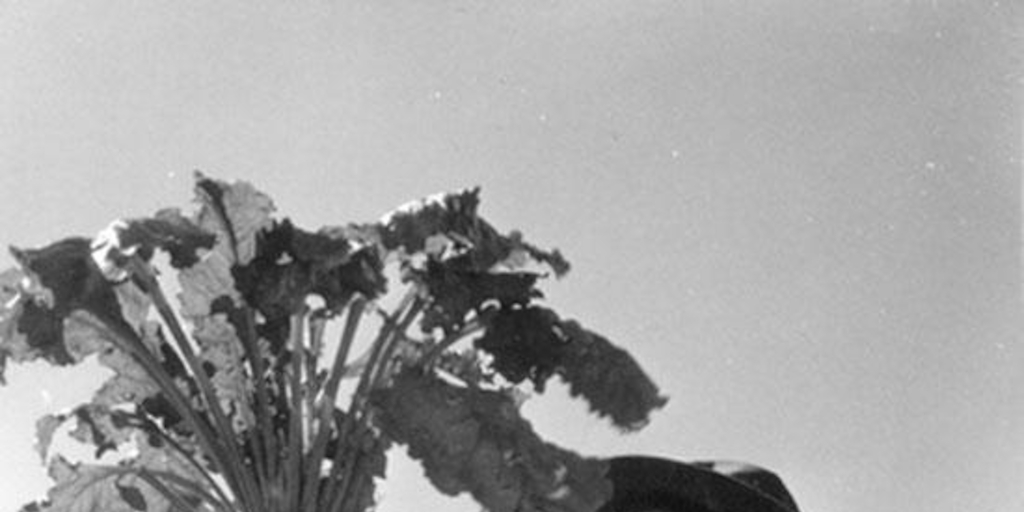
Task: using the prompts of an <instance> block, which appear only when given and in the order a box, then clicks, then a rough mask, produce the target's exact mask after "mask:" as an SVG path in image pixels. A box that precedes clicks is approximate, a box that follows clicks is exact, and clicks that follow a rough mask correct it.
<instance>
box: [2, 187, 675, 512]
mask: <svg viewBox="0 0 1024 512" xmlns="http://www.w3.org/2000/svg"><path fill="white" fill-rule="evenodd" d="M196 197H197V202H198V205H199V206H198V210H197V211H196V212H195V213H194V214H192V215H189V216H186V215H184V214H182V213H181V212H180V211H179V210H173V209H168V210H162V211H159V212H157V213H156V214H155V215H154V216H152V217H146V218H137V219H129V220H118V221H115V222H114V223H112V224H111V225H110V226H109V227H108V228H107V229H105V230H104V231H102V232H101V233H100V234H99V235H97V236H96V237H93V238H91V239H89V238H75V237H73V238H67V239H64V240H60V241H58V242H55V243H53V244H51V245H48V246H46V247H43V248H40V249H16V248H12V249H11V252H12V254H13V255H14V257H15V260H16V261H17V263H18V266H17V267H16V268H12V269H10V270H7V271H6V272H4V273H2V274H0V295H2V297H0V298H2V304H3V306H2V309H0V378H2V377H3V368H4V365H5V364H6V361H7V360H11V361H14V362H23V361H30V360H36V359H43V360H46V361H49V362H51V363H53V364H57V365H70V364H77V363H80V362H82V361H83V360H85V359H86V358H88V357H90V356H93V355H95V356H96V358H97V359H98V361H99V363H100V364H101V365H103V366H105V367H107V368H109V369H110V370H112V371H113V376H112V377H111V378H110V379H109V380H107V381H106V382H105V383H104V384H103V385H102V386H101V387H100V388H99V389H98V390H97V391H96V392H95V394H94V395H93V398H92V400H91V401H90V402H89V403H87V404H83V405H80V406H78V407H76V408H74V409H72V410H70V411H65V412H61V413H56V414H51V415H47V416H45V417H43V418H41V419H40V420H39V422H38V424H37V431H38V441H37V447H38V449H39V452H40V455H41V456H42V458H43V460H44V461H48V464H49V473H50V476H51V477H52V478H53V479H54V481H55V482H56V483H55V485H54V487H53V488H52V489H51V490H50V491H49V494H48V497H47V499H46V500H44V501H42V502H38V503H33V504H29V505H26V506H25V507H24V508H23V510H25V511H44V510H45V511H89V510H108V511H154V512H158V511H168V510H177V511H181V512H185V511H193V510H206V511H220V512H234V511H247V512H274V511H306V512H312V511H352V512H361V511H363V510H366V509H368V508H370V507H372V505H373V492H374V483H375V479H376V478H381V477H383V476H384V471H385V465H386V452H387V450H388V448H389V447H390V446H391V445H392V444H393V443H399V444H404V445H406V446H407V447H408V451H409V454H410V455H411V456H412V457H414V458H416V459H419V460H421V461H422V463H423V466H424V468H425V470H426V475H427V477H428V478H429V479H430V481H431V482H432V483H433V484H434V486H435V487H437V489H439V490H440V491H441V492H444V493H447V494H452V495H454V494H458V493H462V492H469V493H471V494H472V496H473V497H474V498H475V499H476V500H477V501H479V502H480V503H481V504H482V505H484V506H485V507H486V508H487V509H489V510H492V511H494V512H512V511H520V510H522V511H529V510H561V511H566V512H582V511H591V510H596V509H597V508H598V507H599V506H600V505H601V504H602V503H603V502H604V501H605V500H606V499H607V498H608V497H609V495H610V484H609V483H608V481H607V480H606V479H605V472H606V470H607V468H606V465H605V463H604V462H603V461H600V460H598V459H592V458H584V457H581V456H578V455H576V454H574V453H572V452H569V451H566V450H563V449H561V448H558V447H555V446H553V445H551V444H549V443H546V442H544V441H542V440H541V439H540V438H539V437H538V436H537V435H536V434H535V433H534V432H533V430H532V428H531V427H530V424H529V423H528V422H527V421H526V420H525V419H523V418H522V417H521V416H520V414H519V408H518V403H519V400H518V397H519V395H520V394H521V391H520V390H519V387H521V386H527V385H532V386H533V388H534V389H536V390H537V391H543V389H544V384H545V383H546V382H547V380H548V379H550V378H551V377H552V376H554V375H558V376H559V377H560V378H561V379H562V380H564V381H566V382H567V383H568V385H569V386H570V390H571V393H572V394H573V395H574V396H580V397H582V398H584V399H585V400H587V401H588V402H589V403H590V405H591V407H592V409H593V410H594V411H595V412H596V413H597V414H599V415H602V416H607V417H609V418H610V419H611V421H612V423H614V424H615V425H616V426H618V427H620V428H622V429H625V430H634V429H637V428H640V427H642V426H643V425H644V424H645V423H646V422H647V421H648V417H649V414H650V413H651V411H652V410H654V409H657V408H659V407H661V406H662V405H663V404H664V403H665V398H663V397H661V396H660V395H659V394H658V390H657V388H656V387H655V386H654V384H653V383H652V382H651V381H650V379H648V377H647V376H646V375H644V373H643V372H642V371H641V370H640V368H639V366H638V365H637V364H636V362H635V361H634V360H633V359H632V358H631V357H630V356H629V355H628V354H627V353H626V352H625V351H623V350H621V349H619V348H617V347H615V346H614V345H612V344H611V343H610V342H609V341H608V340H606V339H605V338H603V337H601V336H600V335H597V334H595V333H593V332H590V331H588V330H586V329H584V328H583V327H581V326H580V325H579V324H578V323H577V322H575V321H572V320H566V319H563V318H561V317H560V316H559V315H558V314H557V313H555V312H554V311H553V310H551V309H548V308H546V307H543V306H541V305H540V302H541V300H542V298H543V297H542V294H541V292H540V290H539V289H538V287H537V286H538V283H540V282H541V281H542V280H543V279H546V278H548V277H550V276H552V275H553V276H555V277H561V276H563V275H565V274H566V273H567V272H568V270H569V264H568V263H567V262H566V260H565V259H564V258H563V257H562V255H561V254H559V252H558V251H546V250H542V249H540V248H538V247H536V246H534V245H531V244H529V243H527V242H526V241H524V240H523V238H522V236H521V235H520V234H519V233H517V232H512V233H510V234H502V233H500V232H499V231H497V230H496V229H495V228H494V227H492V226H491V225H490V224H489V223H488V222H487V221H485V220H484V219H483V218H482V217H480V216H479V215H478V213H477V209H478V204H479V190H477V189H474V190H465V191H461V192H457V193H451V194H442V195H438V196H434V197H430V198H427V199H423V200H420V201H416V202H412V203H409V204H407V205H405V206H402V207H400V208H398V209H396V210H394V211H392V212H391V213H389V214H387V215H385V216H384V217H383V218H382V219H381V220H380V221H378V222H374V223H366V224H350V225H347V226H339V227H325V228H321V229H319V230H317V231H306V230H303V229H301V228H298V227H296V226H294V225H293V224H292V223H291V222H290V221H289V220H288V219H278V218H275V216H274V206H273V203H272V202H271V200H270V199H269V198H268V197H267V196H266V195H264V194H263V193H261V192H259V191H258V190H256V189H255V188H254V187H253V186H252V185H250V184H248V183H244V182H236V183H226V182H222V181H218V180H214V179H210V178H207V177H205V176H202V175H200V174H197V176H196ZM160 252H162V253H165V254H166V256H167V259H166V260H163V259H159V258H156V257H155V256H156V254H158V253H160ZM389 276H390V277H391V279H390V282H389V279H388V277H389ZM171 277H177V286H178V287H179V288H180V294H179V295H178V299H179V301H178V302H179V304H178V306H177V307H175V306H174V305H172V303H171V302H170V300H169V299H168V297H167V295H166V292H165V288H167V287H169V286H173V284H172V283H170V281H169V279H170V278H171ZM392 287H396V288H399V289H400V290H399V293H398V294H397V295H398V296H399V297H400V298H398V297H395V296H394V295H396V294H394V293H392V294H390V295H389V294H387V293H386V292H387V291H388V290H389V288H392ZM385 304H390V305H389V306H385ZM361 326H362V327H364V328H363V329H360V327H361ZM367 327H369V329H367ZM417 327H418V328H417ZM364 331H368V332H369V333H375V334H373V335H372V336H369V337H368V338H367V340H366V341H369V348H368V349H367V351H366V353H365V354H364V355H363V356H361V357H354V356H353V347H354V346H356V345H358V341H359V340H362V338H360V334H361V333H362V332H364ZM334 336H336V337H337V341H336V342H335V343H332V342H331V339H332V338H333V337H334ZM357 338H358V340H357ZM460 341H472V344H471V345H469V346H468V348H465V349H463V350H461V351H460V350H457V349H456V344H457V343H458V342H460ZM462 345H464V346H465V345H466V343H463V344H462ZM343 381H346V382H348V383H350V385H348V384H346V386H343ZM526 381H529V384H527V383H526ZM343 387H346V391H345V392H344V393H343V392H342V389H343ZM347 388H351V389H347ZM345 399H347V402H346V400H345ZM342 402H346V403H347V405H345V406H344V407H341V406H340V405H339V404H340V403H342ZM65 426H67V427H69V428H70V435H71V436H72V437H74V438H75V439H77V440H79V441H82V442H84V443H88V444H90V445H91V446H93V447H94V448H95V455H96V457H97V458H100V457H102V456H105V455H109V454H113V457H114V458H115V459H116V462H114V463H107V464H101V463H91V464H87V463H81V462H79V463H72V462H69V461H68V460H66V459H65V458H64V457H62V456H60V455H55V456H51V455H50V454H49V453H48V452H49V446H50V444H51V439H52V438H53V436H54V435H55V433H56V432H57V431H58V430H59V429H61V428H63V427H65Z"/></svg>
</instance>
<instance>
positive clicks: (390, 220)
mask: <svg viewBox="0 0 1024 512" xmlns="http://www.w3.org/2000/svg"><path fill="white" fill-rule="evenodd" d="M479 204H480V189H479V188H473V189H466V190H462V191H459V192H452V193H445V194H435V195H433V196H429V197H426V198H424V199H420V200H418V201H412V202H409V203H406V204H404V205H402V206H400V207H398V208H396V209H395V210H392V211H391V212H389V213H387V214H385V215H384V216H383V217H382V218H381V220H380V222H379V223H378V224H377V225H375V226H370V227H364V231H371V230H374V231H376V232H377V235H376V236H375V237H373V236H367V237H366V238H368V239H373V238H377V239H379V240H380V243H381V245H383V247H384V248H385V249H386V250H387V251H401V252H404V253H405V254H414V253H428V254H429V255H431V256H432V257H434V258H435V259H446V258H447V257H452V256H463V255H465V256H468V257H469V258H470V259H471V260H472V262H473V267H474V269H475V270H480V271H485V270H491V269H492V268H494V267H496V266H500V267H504V268H506V269H510V270H515V269H517V268H521V267H522V266H523V265H524V264H525V263H527V262H528V260H531V259H532V260H533V261H535V262H537V263H541V264H543V265H545V266H547V267H548V268H550V269H551V270H552V271H553V272H554V273H555V275H556V276H559V277H561V276H563V275H565V274H566V273H567V272H568V271H569V263H568V261H566V260H565V258H563V257H562V255H561V253H559V252H558V251H557V250H552V251H544V250H541V249H539V248H537V247H536V246H533V245H531V244H529V243H526V242H525V241H524V240H523V237H522V235H521V234H520V233H519V232H518V231H513V232H512V233H510V234H508V235H502V234H501V233H499V232H498V231H497V230H496V229H495V228H494V227H493V226H491V225H490V224H489V223H488V222H487V221H486V220H484V219H483V218H482V217H480V216H479V215H478V214H477V208H478V206H479Z"/></svg>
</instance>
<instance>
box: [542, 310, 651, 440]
mask: <svg viewBox="0 0 1024 512" xmlns="http://www.w3.org/2000/svg"><path fill="white" fill-rule="evenodd" d="M562 329H563V330H564V332H565V335H566V336H567V337H568V338H569V340H571V341H570V343H569V344H568V345H567V346H566V354H565V357H564V358H563V360H562V364H561V366H560V367H559V369H558V374H559V376H560V377H561V378H562V379H563V380H565V381H566V382H567V383H568V384H569V393H570V394H571V395H572V396H582V397H583V398H584V399H585V400H586V401H587V402H588V403H589V404H590V408H591V410H593V411H594V412H596V413H597V414H598V415H599V416H608V417H610V418H611V420H612V422H613V423H615V425H616V426H618V427H620V428H623V429H626V430H636V429H639V428H642V427H643V426H644V425H646V424H647V422H648V421H649V419H650V413H651V412H652V411H654V410H655V409H660V408H661V407H663V406H664V405H665V403H667V402H668V398H666V397H664V396H662V395H661V394H660V393H659V391H658V387H657V386H656V385H655V384H654V382H653V381H651V379H650V377H648V376H647V374H646V373H644V371H643V370H642V369H641V368H640V365H639V364H637V362H636V360H635V359H633V356H631V355H629V353H628V352H626V351H625V350H623V349H621V348H619V347H616V346H615V345H613V344H612V343H611V342H610V341H608V340H607V339H606V338H605V337H603V336H601V335H599V334H597V333H594V332H592V331H589V330H586V329H584V328H583V327H581V326H580V325H579V323H577V322H575V321H573V320H567V321H564V322H562Z"/></svg>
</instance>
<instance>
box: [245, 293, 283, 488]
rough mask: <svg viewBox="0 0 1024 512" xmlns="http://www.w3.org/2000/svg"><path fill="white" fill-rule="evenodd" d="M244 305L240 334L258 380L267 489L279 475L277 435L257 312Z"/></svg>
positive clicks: (258, 411) (257, 402)
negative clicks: (241, 331) (268, 393)
mask: <svg viewBox="0 0 1024 512" xmlns="http://www.w3.org/2000/svg"><path fill="white" fill-rule="evenodd" d="M243 307H244V314H245V331H244V333H243V334H242V336H240V337H241V338H242V345H243V347H244V348H245V351H246V353H247V354H246V357H247V358H248V360H249V365H250V367H251V369H252V375H253V380H255V381H256V411H255V416H256V423H257V428H258V429H259V431H260V434H262V436H263V461H262V464H261V465H262V466H263V474H264V478H263V482H264V485H265V486H266V487H264V490H267V489H268V488H269V487H270V482H271V481H273V480H274V479H275V478H276V475H277V460H278V456H279V453H278V450H277V437H276V436H275V435H274V432H273V421H274V415H273V411H271V409H270V398H269V396H268V395H267V383H266V368H265V367H264V365H263V354H262V353H261V352H260V350H259V336H258V335H257V334H256V313H255V312H254V311H253V309H252V308H251V307H249V306H248V305H245V306H243Z"/></svg>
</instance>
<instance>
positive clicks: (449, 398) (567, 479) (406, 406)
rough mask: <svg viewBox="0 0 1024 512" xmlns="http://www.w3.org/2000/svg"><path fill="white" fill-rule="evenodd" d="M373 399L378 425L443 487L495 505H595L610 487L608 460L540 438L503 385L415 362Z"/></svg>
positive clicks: (569, 510) (577, 509)
mask: <svg viewBox="0 0 1024 512" xmlns="http://www.w3.org/2000/svg"><path fill="white" fill-rule="evenodd" d="M374 403H375V404H376V405H377V406H378V407H379V409H380V414H379V415H378V416H377V417H378V419H379V423H380V426H381V428H382V429H383V430H384V432H385V433H386V434H387V435H389V436H391V437H392V438H394V439H395V440H396V441H398V442H399V443H403V444H407V445H408V446H409V455H410V456H411V457H413V458H415V459H418V460H421V461H422V463H423V467H424V470H425V471H426V475H427V478H429V479H430V481H431V483H433V484H434V486H435V487H437V489H438V490H440V491H442V492H444V493H446V494H450V495H455V494H458V493H461V492H469V493H471V494H472V495H473V497H474V498H475V499H476V500H477V501H478V502H480V504H481V505H483V506H484V507H486V508H487V509H488V510H490V511H491V512H514V511H539V510H557V511H565V512H584V511H594V510H596V509H597V508H598V507H599V506H600V505H601V504H602V503H603V502H604V501H605V500H607V499H608V498H609V497H610V495H611V490H612V489H611V484H610V482H609V481H607V480H606V479H605V478H604V474H605V471H606V466H605V463H604V462H602V461H599V460H596V459H583V458H581V457H579V456H577V455H575V454H573V453H571V452H568V451H565V450H561V449H559V448H557V447H555V446H553V445H551V444H548V443H545V442H543V441H542V440H541V439H540V438H539V437H537V435H536V434H535V433H534V432H533V429H532V428H531V427H530V424H529V423H528V422H527V421H526V420H524V419H523V418H522V417H520V416H519V411H518V407H517V405H516V403H515V401H514V400H513V399H512V398H511V397H510V396H509V395H507V394H505V393H501V392H497V391H485V390H480V389H473V388H463V387H458V386H454V385H452V384H449V383H447V382H445V381H443V380H441V379H438V378H436V377H433V376H430V375H425V374H422V373H419V372H418V371H417V370H410V371H407V372H404V373H402V374H400V375H399V376H398V377H396V379H395V380H394V381H393V384H392V386H391V387H389V388H386V389H384V390H381V391H378V392H377V393H376V394H375V396H374Z"/></svg>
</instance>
